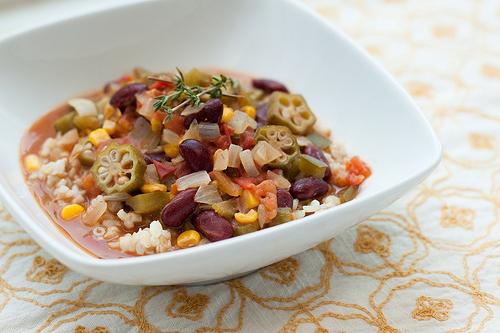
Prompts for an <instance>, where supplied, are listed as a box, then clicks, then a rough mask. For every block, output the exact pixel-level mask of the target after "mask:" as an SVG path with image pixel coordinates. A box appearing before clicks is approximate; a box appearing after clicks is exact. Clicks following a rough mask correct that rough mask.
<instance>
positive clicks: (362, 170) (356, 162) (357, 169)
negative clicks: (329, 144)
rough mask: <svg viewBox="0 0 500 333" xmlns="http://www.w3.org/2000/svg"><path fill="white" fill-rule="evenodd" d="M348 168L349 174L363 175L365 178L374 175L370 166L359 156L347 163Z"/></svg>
mask: <svg viewBox="0 0 500 333" xmlns="http://www.w3.org/2000/svg"><path fill="white" fill-rule="evenodd" d="M346 168H347V171H349V173H352V174H355V175H363V176H364V177H365V178H368V177H370V175H371V174H372V171H371V170H370V168H369V167H368V165H366V163H365V162H363V161H362V160H361V159H360V158H359V157H358V156H354V157H353V158H351V160H350V161H349V162H347V165H346Z"/></svg>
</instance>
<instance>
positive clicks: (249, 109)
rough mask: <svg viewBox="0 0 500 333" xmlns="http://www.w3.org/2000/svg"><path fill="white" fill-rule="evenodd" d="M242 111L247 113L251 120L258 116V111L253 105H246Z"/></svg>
mask: <svg viewBox="0 0 500 333" xmlns="http://www.w3.org/2000/svg"><path fill="white" fill-rule="evenodd" d="M241 111H243V112H245V113H246V114H247V115H248V116H249V117H250V118H252V119H255V116H256V115H257V110H255V108H254V107H253V106H251V105H245V106H244V107H242V108H241Z"/></svg>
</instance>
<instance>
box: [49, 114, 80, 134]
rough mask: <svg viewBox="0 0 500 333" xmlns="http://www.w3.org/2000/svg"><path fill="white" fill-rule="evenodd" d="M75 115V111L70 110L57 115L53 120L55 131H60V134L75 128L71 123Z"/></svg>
mask: <svg viewBox="0 0 500 333" xmlns="http://www.w3.org/2000/svg"><path fill="white" fill-rule="evenodd" d="M75 116H76V111H71V112H69V113H66V114H65V115H63V116H61V117H59V118H57V119H56V121H55V122H54V128H55V129H56V132H61V133H62V134H64V133H66V132H68V131H69V130H71V129H73V128H75V125H74V124H73V118H74V117H75Z"/></svg>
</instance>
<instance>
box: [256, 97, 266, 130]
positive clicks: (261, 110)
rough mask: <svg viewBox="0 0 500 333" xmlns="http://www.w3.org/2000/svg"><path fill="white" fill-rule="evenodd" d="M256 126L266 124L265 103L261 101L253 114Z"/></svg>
mask: <svg viewBox="0 0 500 333" xmlns="http://www.w3.org/2000/svg"><path fill="white" fill-rule="evenodd" d="M255 120H256V121H257V126H258V127H261V126H264V125H266V124H267V103H262V104H260V105H258V106H257V114H256V116H255Z"/></svg>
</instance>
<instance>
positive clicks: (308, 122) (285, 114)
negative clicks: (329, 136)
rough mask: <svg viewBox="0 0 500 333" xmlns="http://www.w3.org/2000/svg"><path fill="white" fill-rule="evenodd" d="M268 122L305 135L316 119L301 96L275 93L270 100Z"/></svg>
mask: <svg viewBox="0 0 500 333" xmlns="http://www.w3.org/2000/svg"><path fill="white" fill-rule="evenodd" d="M267 122H268V123H269V124H273V125H283V126H286V127H288V128H290V130H291V131H292V132H293V134H297V135H304V134H306V133H307V132H308V131H309V130H310V129H311V127H312V126H313V125H314V123H315V122H316V117H315V116H314V114H313V113H312V111H311V109H309V106H307V103H306V100H305V99H304V97H302V96H301V95H294V94H287V93H283V92H279V91H275V92H273V93H272V94H271V96H270V98H269V102H268V113H267Z"/></svg>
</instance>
